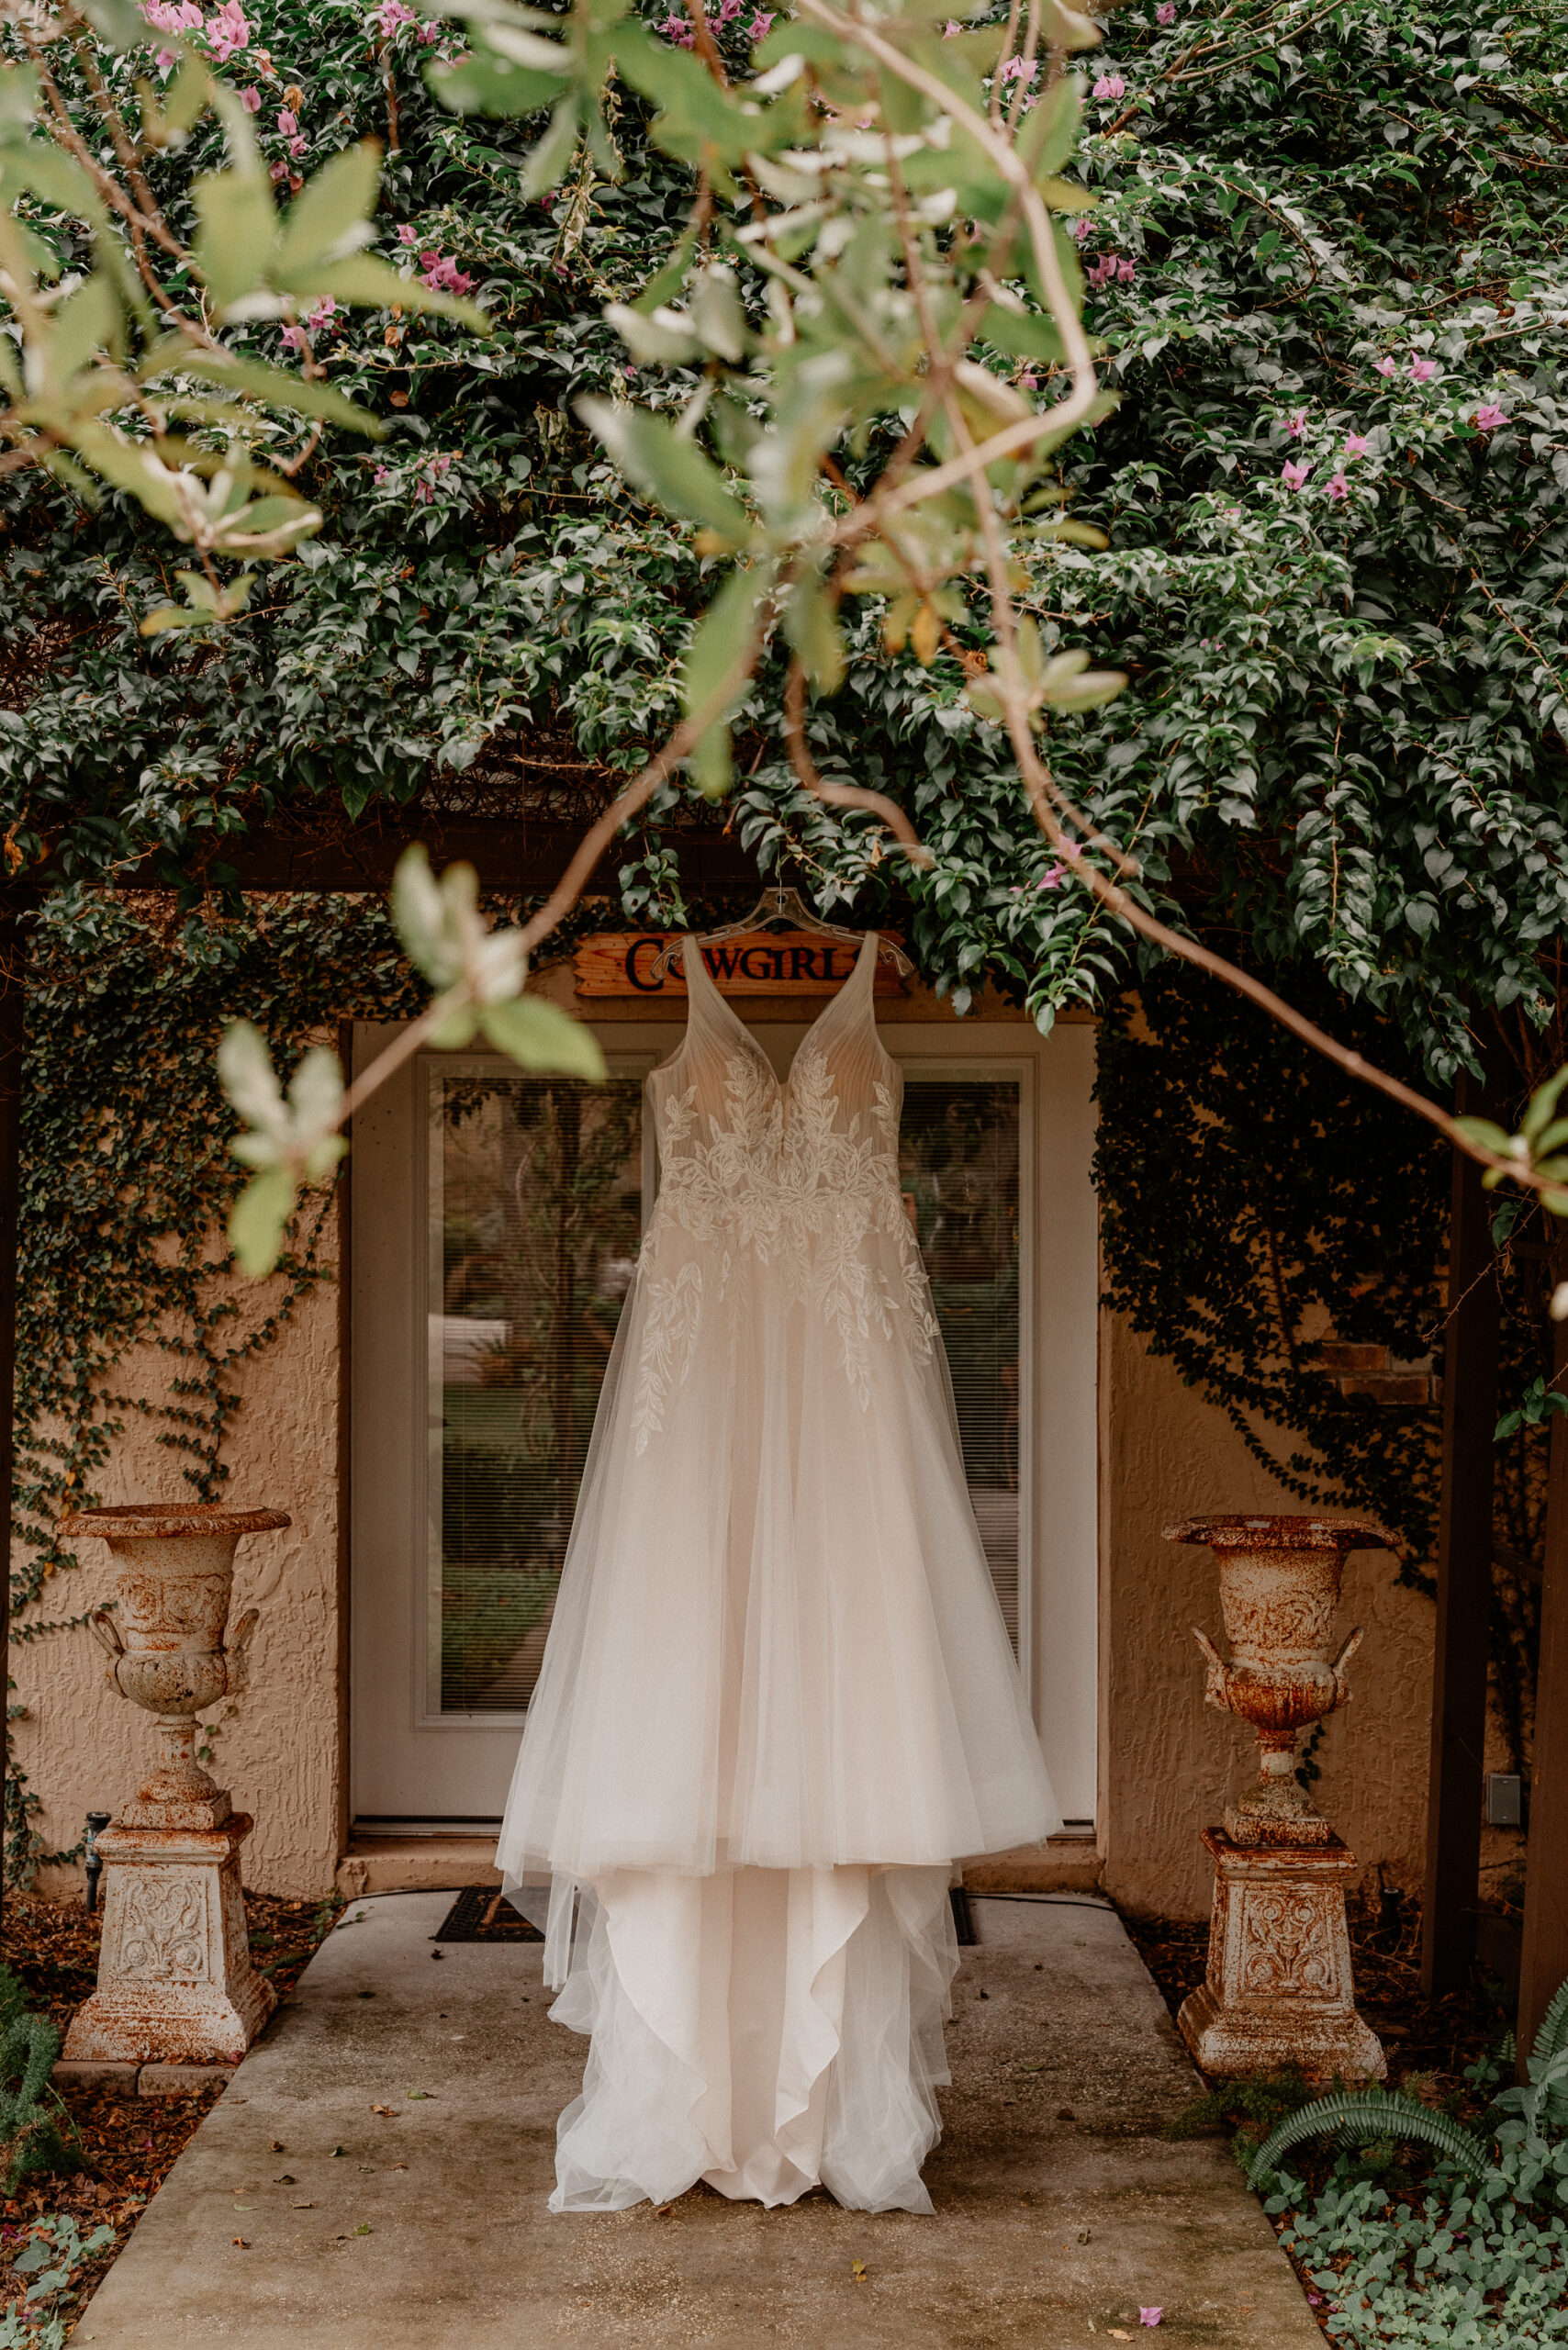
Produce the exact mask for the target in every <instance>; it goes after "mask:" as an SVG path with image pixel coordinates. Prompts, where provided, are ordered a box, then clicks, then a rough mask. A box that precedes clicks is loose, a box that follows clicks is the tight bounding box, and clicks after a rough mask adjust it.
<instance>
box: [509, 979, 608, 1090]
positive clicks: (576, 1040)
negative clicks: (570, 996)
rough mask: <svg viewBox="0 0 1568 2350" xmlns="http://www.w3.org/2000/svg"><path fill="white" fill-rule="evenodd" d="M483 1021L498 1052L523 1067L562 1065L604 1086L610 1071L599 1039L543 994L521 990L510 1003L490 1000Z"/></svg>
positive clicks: (567, 1072)
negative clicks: (491, 1001) (600, 1047)
mask: <svg viewBox="0 0 1568 2350" xmlns="http://www.w3.org/2000/svg"><path fill="white" fill-rule="evenodd" d="M479 1025H480V1027H481V1029H482V1030H483V1031H484V1034H485V1035H486V1036H487V1038H488V1040H489V1042H490V1043H491V1044H492V1045H494V1046H496V1048H497V1050H498V1052H503V1053H505V1054H506V1055H507V1056H508V1057H509V1058H510V1059H512V1060H514V1061H517V1062H518V1063H519V1064H520V1065H521V1067H522V1068H523V1069H558V1070H560V1071H561V1072H562V1073H563V1074H564V1075H566V1076H567V1077H582V1078H587V1079H588V1082H589V1083H590V1084H593V1085H602V1084H603V1082H604V1080H605V1077H606V1075H607V1071H606V1069H605V1066H604V1055H603V1054H602V1053H601V1052H600V1050H599V1043H598V1040H597V1038H595V1037H594V1036H593V1035H591V1034H590V1033H589V1031H588V1029H587V1028H585V1027H584V1026H583V1024H582V1022H581V1021H580V1020H574V1019H573V1018H572V1015H571V1013H569V1012H564V1011H563V1010H562V1009H561V1007H560V1005H559V1004H555V1003H551V1002H548V1001H547V1000H546V999H545V998H544V997H543V996H538V995H520V996H518V997H516V998H515V999H514V1000H513V1002H510V1003H491V1004H487V1005H486V1007H485V1009H484V1010H483V1011H482V1012H481V1013H480V1014H479Z"/></svg>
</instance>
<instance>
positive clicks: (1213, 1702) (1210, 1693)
mask: <svg viewBox="0 0 1568 2350" xmlns="http://www.w3.org/2000/svg"><path fill="white" fill-rule="evenodd" d="M1193 1639H1195V1640H1196V1642H1197V1643H1198V1646H1199V1647H1200V1648H1201V1649H1202V1651H1203V1652H1204V1655H1205V1656H1206V1657H1207V1659H1208V1661H1209V1677H1208V1680H1207V1682H1206V1683H1205V1684H1204V1705H1205V1706H1215V1707H1218V1709H1219V1711H1220V1712H1221V1713H1222V1714H1228V1713H1229V1712H1230V1710H1231V1706H1230V1667H1229V1665H1228V1664H1226V1661H1225V1659H1224V1657H1222V1656H1221V1654H1220V1652H1219V1651H1218V1649H1216V1648H1215V1644H1214V1642H1213V1641H1212V1640H1211V1639H1210V1638H1209V1636H1208V1634H1207V1633H1206V1632H1201V1631H1200V1630H1199V1629H1198V1627H1197V1626H1196V1624H1194V1625H1193Z"/></svg>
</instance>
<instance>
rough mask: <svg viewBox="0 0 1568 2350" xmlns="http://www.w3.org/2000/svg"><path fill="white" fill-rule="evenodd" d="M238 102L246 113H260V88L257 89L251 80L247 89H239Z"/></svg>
mask: <svg viewBox="0 0 1568 2350" xmlns="http://www.w3.org/2000/svg"><path fill="white" fill-rule="evenodd" d="M240 104H241V106H243V107H244V109H245V112H246V113H247V114H260V113H261V110H262V94H261V92H260V90H258V89H257V87H256V85H255V84H254V83H253V82H252V84H251V86H250V88H249V89H248V90H241V93H240Z"/></svg>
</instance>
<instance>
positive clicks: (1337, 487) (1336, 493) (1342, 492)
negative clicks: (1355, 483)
mask: <svg viewBox="0 0 1568 2350" xmlns="http://www.w3.org/2000/svg"><path fill="white" fill-rule="evenodd" d="M1328 495H1329V497H1330V498H1332V499H1333V500H1334V503H1335V505H1336V506H1340V505H1343V503H1344V501H1345V499H1346V498H1348V497H1349V496H1350V483H1349V482H1348V481H1347V480H1346V479H1345V476H1344V475H1343V474H1336V475H1335V476H1334V478H1333V480H1332V481H1331V482H1330V483H1329V485H1328Z"/></svg>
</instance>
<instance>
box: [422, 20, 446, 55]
mask: <svg viewBox="0 0 1568 2350" xmlns="http://www.w3.org/2000/svg"><path fill="white" fill-rule="evenodd" d="M420 39H421V40H422V41H423V43H424V45H425V47H426V48H427V49H433V48H434V46H435V44H436V42H437V41H438V40H439V39H441V27H440V26H439V25H427V26H426V27H425V28H424V30H423V32H422V33H421V34H420Z"/></svg>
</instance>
